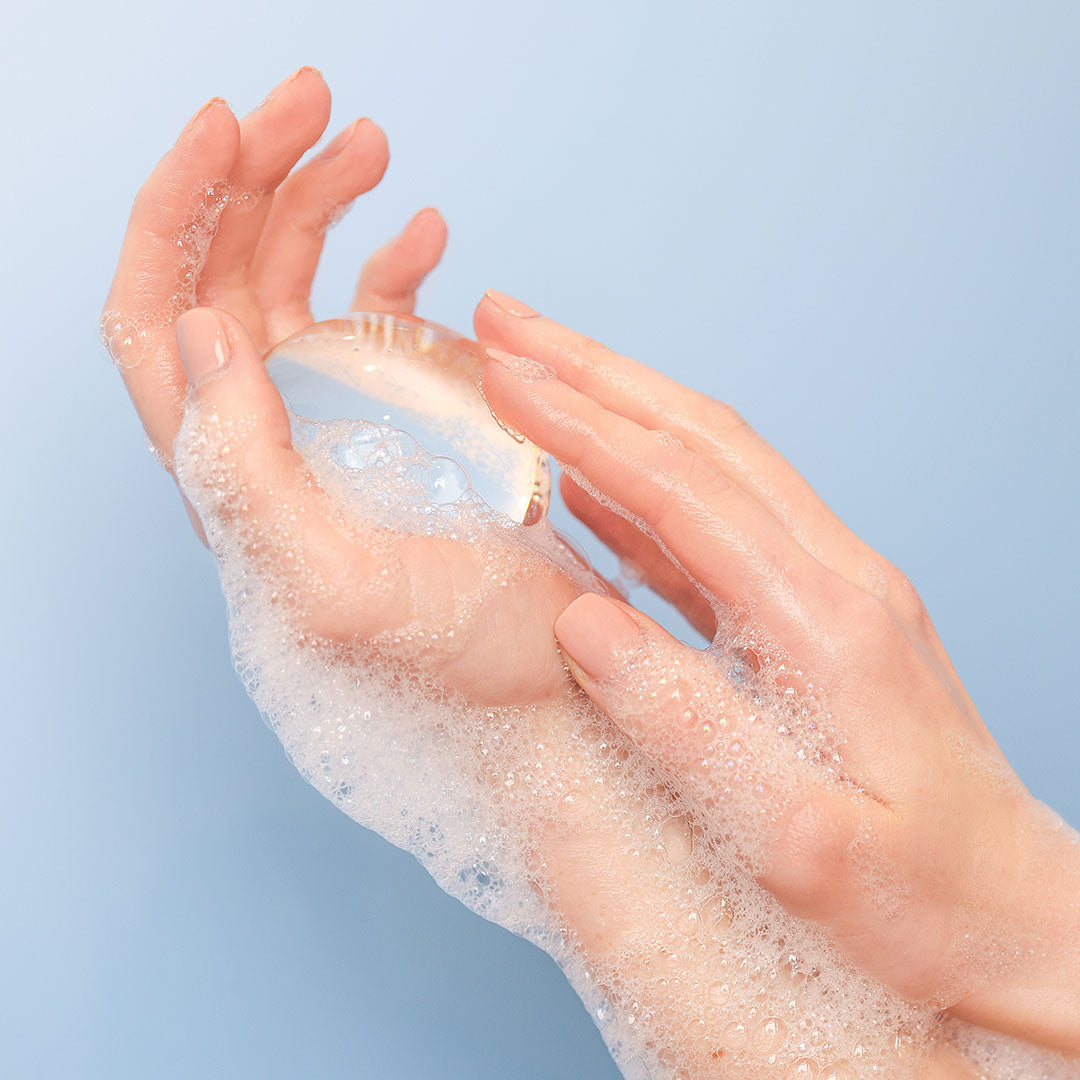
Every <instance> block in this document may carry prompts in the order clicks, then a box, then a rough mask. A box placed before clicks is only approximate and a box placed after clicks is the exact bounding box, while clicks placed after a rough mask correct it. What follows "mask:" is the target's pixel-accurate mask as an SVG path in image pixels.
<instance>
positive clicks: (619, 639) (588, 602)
mask: <svg viewBox="0 0 1080 1080" xmlns="http://www.w3.org/2000/svg"><path fill="white" fill-rule="evenodd" d="M555 637H556V638H558V640H559V644H560V645H561V646H562V649H563V652H564V653H566V655H567V657H568V658H569V659H570V660H571V661H572V662H573V663H574V664H575V665H577V667H579V668H580V669H581V670H582V671H583V672H584V673H585V674H586V675H587V676H588V677H589V678H590V679H593V680H595V681H596V682H603V681H604V680H605V679H610V678H611V677H612V676H613V675H615V674H616V672H617V670H618V668H619V666H620V661H621V656H620V654H622V653H625V652H627V651H628V650H631V649H635V648H637V647H638V646H639V645H640V644H641V638H642V635H641V628H640V627H639V626H638V624H637V623H636V622H634V620H633V619H632V618H630V616H629V615H627V614H626V611H625V610H624V609H623V606H622V605H621V604H620V603H619V602H618V601H617V600H612V599H611V598H610V597H607V596H600V595H599V593H585V594H584V595H583V596H579V597H578V598H577V599H576V600H575V601H574V602H573V603H572V604H571V605H570V606H569V607H568V608H566V609H565V610H564V611H563V613H562V614H561V615H560V616H559V617H558V618H557V619H556V620H555Z"/></svg>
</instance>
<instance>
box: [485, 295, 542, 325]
mask: <svg viewBox="0 0 1080 1080" xmlns="http://www.w3.org/2000/svg"><path fill="white" fill-rule="evenodd" d="M484 295H485V296H486V297H487V298H488V299H489V300H490V301H491V302H492V303H493V304H494V305H495V306H496V307H497V308H499V310H500V311H505V312H506V314H507V315H513V316H514V318H516V319H535V318H536V316H537V315H539V314H540V312H539V311H534V310H533V309H532V308H531V307H529V305H528V304H523V303H522V302H521V301H520V300H515V299H514V298H513V297H512V296H507V295H506V293H501V292H499V291H498V289H488V291H487V292H486V293H484Z"/></svg>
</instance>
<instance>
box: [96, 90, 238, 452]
mask: <svg viewBox="0 0 1080 1080" xmlns="http://www.w3.org/2000/svg"><path fill="white" fill-rule="evenodd" d="M239 145H240V132H239V128H238V126H237V123H236V118H235V117H234V116H233V114H232V112H231V111H230V110H229V107H228V105H226V104H225V102H224V101H222V100H221V98H214V99H213V100H212V101H210V102H208V103H207V104H206V105H204V106H203V108H202V109H200V110H199V112H198V113H196V114H195V116H194V117H193V118H192V120H191V121H190V122H189V123H188V125H187V127H186V128H184V131H183V132H182V133H181V135H180V137H179V139H177V141H176V144H175V145H174V146H173V148H172V149H171V150H170V151H169V152H168V153H167V154H166V155H165V156H164V157H163V158H162V159H161V161H160V162H159V163H158V165H157V167H156V168H155V169H154V171H153V172H152V173H151V174H150V177H149V179H148V180H147V181H146V183H145V184H144V185H143V186H142V188H141V189H140V191H139V193H138V195H137V196H136V198H135V204H134V206H133V208H132V211H131V217H130V219H129V221H128V227H127V232H126V233H125V235H124V242H123V245H122V247H121V250H120V259H119V262H118V264H117V269H116V276H115V277H114V278H113V282H112V286H111V288H110V290H109V295H108V298H107V299H106V301H105V310H104V312H103V313H102V335H103V337H104V339H105V341H106V344H107V345H108V347H109V351H110V353H111V354H112V356H113V358H114V359H115V360H116V362H117V364H118V365H119V367H120V368H121V371H122V373H123V376H124V382H125V383H126V385H127V388H128V392H129V393H130V395H131V398H132V401H133V402H134V403H135V408H136V409H137V410H138V413H139V418H140V419H141V420H142V423H143V427H144V428H145V429H146V433H147V435H148V436H149V438H150V442H151V444H152V445H153V447H154V449H155V451H156V452H157V454H158V456H159V459H160V460H162V462H163V463H164V464H165V465H166V467H169V466H170V465H171V461H172V443H173V439H174V437H175V435H176V431H177V428H178V427H179V425H180V417H181V415H182V412H183V401H184V393H185V390H186V385H187V383H186V380H185V378H184V373H183V370H182V369H181V366H180V358H179V354H178V352H177V348H176V338H175V334H174V331H173V323H174V322H175V320H176V318H177V316H178V315H179V314H180V313H181V312H182V311H184V310H186V309H187V308H189V307H191V306H192V305H193V304H194V302H195V281H196V280H197V279H198V274H199V271H200V269H201V266H202V262H203V259H205V257H206V248H207V246H208V244H209V240H210V237H211V236H212V234H213V230H214V227H215V225H216V223H217V214H218V213H219V212H220V190H221V187H222V182H223V181H224V180H225V178H226V177H228V176H229V174H230V173H231V171H232V167H233V164H234V162H235V160H236V155H237V151H238V149H239Z"/></svg>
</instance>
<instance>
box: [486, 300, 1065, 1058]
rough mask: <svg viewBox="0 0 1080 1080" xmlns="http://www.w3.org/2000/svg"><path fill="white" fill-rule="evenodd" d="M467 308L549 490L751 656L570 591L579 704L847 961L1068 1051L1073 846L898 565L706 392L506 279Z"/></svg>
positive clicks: (698, 618) (498, 401) (496, 397)
mask: <svg viewBox="0 0 1080 1080" xmlns="http://www.w3.org/2000/svg"><path fill="white" fill-rule="evenodd" d="M475 324H476V333H477V337H478V339H479V340H480V342H481V344H483V345H485V346H489V347H490V350H489V353H488V355H489V357H490V360H489V362H488V363H487V364H486V366H485V369H484V389H485V394H486V396H487V397H488V400H489V401H490V403H491V404H492V406H493V408H494V409H495V410H496V411H497V412H498V414H499V415H500V416H501V417H502V418H503V419H504V420H505V421H506V422H507V423H508V424H509V425H511V426H512V427H514V428H516V429H517V430H519V431H522V432H524V433H525V434H526V435H527V436H528V437H529V438H531V439H533V440H534V441H535V442H536V443H538V444H539V445H540V446H542V447H543V448H545V449H547V450H548V451H549V452H550V453H552V454H553V455H554V457H556V458H557V459H558V460H559V461H560V462H562V463H564V467H565V469H566V472H565V475H564V478H563V495H564V497H565V499H566V501H567V503H568V504H569V506H570V508H571V509H572V510H573V511H574V512H575V513H576V514H577V516H578V517H579V518H581V520H582V521H584V522H585V523H586V524H587V525H588V526H589V527H590V528H591V529H592V530H593V531H594V532H596V533H597V534H598V536H599V537H600V538H601V539H602V540H604V541H605V542H606V543H607V544H608V545H609V546H611V547H613V548H614V549H615V550H616V551H617V552H618V553H619V554H620V555H622V556H623V557H624V558H625V559H627V560H629V561H630V562H632V563H633V564H636V566H637V568H638V569H639V570H640V572H641V573H642V574H643V576H644V577H645V578H646V579H647V580H648V581H649V583H650V584H652V585H653V586H654V587H655V588H656V589H657V590H658V591H659V592H661V593H662V594H665V595H666V596H668V597H669V598H670V599H671V600H672V601H673V602H674V603H676V604H677V605H678V606H679V607H680V608H681V609H682V610H683V611H684V612H685V614H686V615H687V616H688V617H689V618H690V619H691V620H692V621H693V622H694V623H695V624H696V625H697V626H698V627H699V628H700V629H701V630H702V631H703V632H704V633H706V634H707V635H708V636H712V635H713V633H714V632H715V631H716V629H717V619H718V617H719V619H720V620H721V621H722V623H723V624H724V625H723V626H722V627H721V630H722V636H723V638H724V640H725V641H726V642H727V643H728V644H729V645H734V646H735V647H736V648H738V649H741V650H742V653H743V655H744V656H745V658H746V660H747V663H748V665H749V667H752V668H755V669H757V674H756V675H753V676H752V677H749V678H742V679H740V678H739V677H738V676H736V677H734V678H733V677H732V676H731V673H730V672H728V671H727V670H726V669H725V668H723V667H721V665H720V664H719V663H718V662H717V658H716V656H715V655H714V654H713V653H711V652H705V653H701V652H698V651H697V650H694V649H691V648H687V647H685V646H683V645H681V644H679V643H678V642H677V641H675V640H674V639H673V638H671V637H670V636H669V635H668V634H667V633H665V632H664V631H663V630H662V629H661V628H660V627H659V626H657V625H656V624H655V623H654V622H652V621H651V620H649V619H648V618H646V617H645V616H644V615H642V614H640V613H639V612H636V611H634V610H633V609H632V608H630V607H629V606H628V605H626V604H623V603H620V602H619V601H617V600H614V599H612V598H610V597H602V596H596V595H586V596H583V597H581V598H579V599H578V600H576V601H575V602H574V603H573V604H571V605H570V607H569V608H568V609H567V610H566V611H565V612H564V613H563V614H562V615H561V616H560V618H559V620H558V622H557V623H556V626H555V632H556V634H557V636H558V639H559V641H560V643H561V645H562V647H563V650H564V652H565V653H566V655H567V657H568V659H569V661H570V663H571V666H572V669H573V671H574V674H575V676H576V678H577V680H578V682H579V683H580V685H581V686H582V687H583V688H584V689H585V691H586V692H587V693H588V694H589V696H590V697H591V698H592V699H593V701H595V702H596V703H597V704H598V705H599V706H600V707H601V708H602V709H603V710H604V711H605V712H607V713H608V715H610V716H611V717H612V718H613V719H614V720H615V721H616V722H617V723H618V724H619V725H620V726H621V727H622V728H623V730H624V731H625V732H626V733H627V734H628V735H629V736H630V737H631V738H632V739H633V740H634V742H635V743H636V744H637V746H638V747H639V748H641V749H642V750H644V751H645V752H646V753H648V754H649V755H651V756H652V757H653V758H654V760H656V761H657V762H658V763H660V764H661V765H662V766H663V768H664V769H665V770H666V772H667V774H668V775H669V776H670V778H671V780H672V783H673V784H674V785H675V786H676V787H677V788H678V789H679V790H680V791H682V792H683V793H684V794H686V795H687V797H689V798H690V799H691V800H693V801H694V802H695V803H696V805H698V806H699V807H701V808H703V810H704V812H705V814H706V815H707V816H708V817H710V818H711V820H712V821H713V824H714V828H715V829H716V830H717V832H718V833H719V835H724V836H727V837H730V838H732V840H733V842H734V843H735V844H736V846H737V847H739V848H740V854H741V855H742V857H743V858H744V860H745V862H746V864H747V865H748V866H749V867H751V869H752V870H753V872H754V873H755V875H756V876H757V877H758V880H759V881H760V882H761V883H762V884H764V885H765V886H766V887H767V888H768V889H769V890H770V891H771V892H772V893H773V894H774V895H775V896H776V897H777V898H778V899H779V900H780V901H781V902H782V903H783V904H784V905H785V906H786V907H787V908H788V909H789V910H790V911H791V912H793V913H794V914H796V915H799V916H801V917H803V918H805V919H809V920H811V921H815V922H818V923H821V924H823V925H824V926H825V927H826V928H827V929H828V930H829V931H830V932H831V934H832V935H833V937H834V939H835V940H836V942H837V943H838V945H839V946H840V947H841V949H842V950H844V951H845V952H846V953H847V954H848V956H849V957H850V958H851V959H852V960H853V961H854V962H855V963H857V964H858V965H859V966H860V967H862V968H863V969H864V970H866V971H868V972H870V973H871V974H872V975H874V976H875V977H876V978H877V979H879V980H880V981H882V982H884V983H885V984H886V985H888V986H890V987H892V988H893V989H894V990H896V991H898V992H899V993H900V994H902V995H903V996H905V997H907V998H909V999H914V1000H932V1001H933V1000H936V1001H939V1002H940V1003H941V1004H942V1005H950V1006H952V1011H953V1013H954V1014H955V1015H958V1016H961V1017H963V1018H965V1019H968V1020H971V1021H973V1022H976V1023H979V1024H981V1025H984V1026H989V1027H995V1028H997V1029H999V1030H1003V1031H1006V1032H1009V1033H1012V1034H1016V1035H1018V1036H1021V1037H1023V1038H1026V1039H1031V1040H1035V1041H1040V1042H1043V1043H1044V1044H1046V1045H1049V1046H1053V1047H1057V1048H1061V1049H1064V1050H1066V1051H1070V1052H1077V1051H1080V847H1078V845H1077V843H1076V838H1075V834H1073V833H1071V832H1070V831H1069V830H1068V829H1067V828H1066V827H1064V826H1063V824H1062V823H1061V822H1060V821H1059V820H1058V819H1056V818H1054V816H1053V815H1052V814H1050V813H1049V812H1048V811H1046V809H1045V808H1043V807H1042V806H1041V805H1040V804H1038V803H1037V802H1036V801H1035V800H1033V799H1032V798H1031V796H1030V795H1029V794H1028V793H1027V792H1026V791H1025V789H1024V788H1023V786H1022V785H1021V783H1020V781H1019V780H1018V779H1017V778H1016V776H1015V775H1014V774H1013V773H1012V771H1011V770H1010V769H1009V767H1008V765H1007V763H1006V762H1005V760H1004V758H1003V757H1002V755H1001V753H1000V751H999V750H998V749H997V747H996V745H995V744H994V741H993V739H992V738H991V737H990V735H989V733H988V732H987V730H986V728H985V726H984V725H983V723H982V721H981V719H980V718H979V716H978V713H977V712H976V710H975V707H974V706H973V704H972V702H971V700H970V698H969V697H968V696H967V694H966V692H965V691H964V688H963V686H962V685H961V683H960V681H959V679H958V677H957V675H956V672H955V670H954V669H953V667H952V665H951V663H950V662H949V659H948V657H947V655H946V654H945V650H944V649H943V647H942V645H941V642H940V640H939V639H938V636H937V634H936V633H935V632H934V629H933V627H932V625H931V623H930V619H929V617H928V615H927V613H926V610H925V608H924V607H923V605H922V603H921V602H920V600H919V598H918V596H917V595H916V593H915V590H914V589H913V588H912V586H911V584H910V583H909V582H908V581H907V579H906V578H904V577H903V575H902V574H900V573H899V572H898V571H897V570H896V569H895V568H894V567H893V566H891V565H890V564H889V563H888V562H886V561H885V560H884V559H883V558H881V556H879V555H877V554H876V553H875V552H874V551H872V550H871V549H870V548H868V547H867V546H866V545H865V544H863V543H862V542H861V541H860V540H859V539H858V538H857V537H855V536H854V535H853V534H852V533H851V532H850V531H849V530H848V529H847V528H846V527H845V526H844V525H843V524H842V523H841V522H840V521H839V520H838V519H837V518H836V517H835V516H834V515H833V514H832V513H831V512H830V511H829V510H828V508H827V507H826V506H825V505H824V504H823V503H822V501H821V500H820V499H819V498H818V497H817V496H816V495H815V494H814V492H813V491H812V490H811V489H810V487H809V486H808V485H807V484H806V482H805V481H804V480H803V479H802V478H801V477H800V476H799V475H798V474H797V473H796V472H795V471H794V470H793V469H792V468H791V466H790V465H788V464H787V462H785V461H784V460H783V459H782V458H781V457H780V455H779V454H777V453H776V451H774V450H773V449H772V448H771V447H769V446H768V445H767V444H766V443H765V442H764V441H763V440H762V439H761V438H760V437H759V436H757V435H756V434H755V433H754V432H753V431H751V430H750V429H749V427H748V426H747V425H746V424H745V422H744V421H742V420H741V419H740V418H739V417H738V416H737V415H736V414H735V413H734V412H733V411H732V410H731V409H730V408H728V407H727V406H726V405H722V404H720V403H718V402H716V401H713V400H711V399H709V398H706V397H704V396H702V395H699V394H696V393H693V392H691V391H689V390H687V389H685V388H683V387H681V386H679V385H677V384H675V383H673V382H672V381H670V380H668V379H666V378H664V377H663V376H661V375H659V374H657V373H656V372H654V371H652V370H650V369H648V368H647V367H644V366H643V365H640V364H637V363H634V362H633V361H631V360H628V359H626V358H624V357H621V356H617V355H615V354H614V353H612V352H610V351H609V350H607V349H606V348H604V347H603V346H602V345H600V344H598V343H597V342H595V341H591V340H589V339H588V338H585V337H582V336H581V335H578V334H575V333H573V332H571V331H569V330H567V329H565V328H563V327H561V326H559V325H558V324H556V323H554V322H552V321H551V320H549V319H546V318H543V317H542V316H539V315H538V314H537V313H536V312H534V311H533V310H532V309H530V308H528V307H527V306H526V305H523V304H521V303H520V302H519V301H515V300H512V299H510V298H508V297H505V296H502V295H501V294H497V293H489V294H488V296H487V297H486V298H485V299H484V300H483V301H482V302H481V304H480V306H479V307H478V309H477V312H476V319H475ZM521 357H525V358H529V360H531V361H534V362H535V363H534V364H532V365H530V364H528V362H523V361H522V360H521V359H520V358H521ZM537 365H543V367H539V366H537ZM673 564H677V566H676V565H673ZM677 567H681V571H680V570H679V569H678V568H677ZM694 582H696V583H697V585H696V586H695V585H694V584H693V583H694ZM767 683H769V684H771V686H772V688H773V689H774V690H775V691H776V692H777V693H778V694H779V696H780V697H781V698H783V697H787V698H788V699H789V700H791V701H793V702H795V703H797V704H798V703H802V704H805V705H806V710H805V712H804V711H803V710H801V709H800V708H798V707H797V708H795V709H793V710H792V715H793V720H792V722H791V724H790V725H782V726H780V728H779V730H778V728H777V725H776V724H775V721H774V722H773V726H772V727H771V729H770V728H769V727H768V725H767V724H765V723H764V721H765V719H766V716H767V715H770V714H768V713H767V712H766V713H762V714H761V715H760V716H759V710H758V709H757V707H756V702H755V697H754V693H753V692H751V688H755V691H754V692H758V691H759V690H760V688H761V687H762V686H764V685H765V684H767ZM800 714H802V715H809V716H811V717H812V720H813V723H805V722H804V727H803V728H802V729H800V728H799V723H800ZM773 715H775V714H773Z"/></svg>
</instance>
